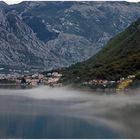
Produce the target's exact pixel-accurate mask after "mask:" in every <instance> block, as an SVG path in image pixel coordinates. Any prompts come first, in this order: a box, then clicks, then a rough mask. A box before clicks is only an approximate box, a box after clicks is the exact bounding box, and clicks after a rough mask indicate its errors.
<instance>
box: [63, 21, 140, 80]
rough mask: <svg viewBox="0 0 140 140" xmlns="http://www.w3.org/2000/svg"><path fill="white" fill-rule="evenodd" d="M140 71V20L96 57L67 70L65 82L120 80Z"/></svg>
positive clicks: (65, 71) (111, 41)
mask: <svg viewBox="0 0 140 140" xmlns="http://www.w3.org/2000/svg"><path fill="white" fill-rule="evenodd" d="M139 71H140V19H138V20H137V21H136V22H134V23H132V24H131V25H130V26H129V27H128V28H127V29H126V30H125V31H123V32H122V33H120V34H118V35H117V36H115V37H114V38H113V39H111V40H110V41H109V42H108V43H107V45H106V47H105V48H103V49H102V50H101V51H100V52H99V53H97V54H96V55H95V56H93V57H91V58H90V59H88V60H87V61H85V62H82V63H78V64H75V65H73V66H71V67H69V68H68V69H65V70H64V71H63V75H64V77H63V81H64V82H81V81H86V80H91V79H107V80H118V79H119V78H121V77H127V76H128V75H130V74H137V73H139Z"/></svg>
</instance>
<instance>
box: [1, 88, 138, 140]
mask: <svg viewBox="0 0 140 140" xmlns="http://www.w3.org/2000/svg"><path fill="white" fill-rule="evenodd" d="M131 92H132V93H131V94H126V93H117V94H116V93H115V94H108V93H95V92H94V93H89V92H85V91H84V92H82V91H76V90H70V89H64V88H63V89H62V88H58V89H57V88H56V89H55V88H54V89H52V88H49V87H40V88H36V89H28V90H14V89H12V90H10V89H7V90H6V89H1V90H0V138H59V139H61V138H81V139H82V138H140V133H139V132H140V94H139V91H138V90H137V91H131Z"/></svg>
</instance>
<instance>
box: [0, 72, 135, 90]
mask: <svg viewBox="0 0 140 140" xmlns="http://www.w3.org/2000/svg"><path fill="white" fill-rule="evenodd" d="M61 77H62V74H61V73H59V72H57V71H50V72H46V73H45V74H43V73H39V72H37V71H36V72H33V73H30V72H29V71H28V70H25V71H24V73H21V71H20V70H11V69H10V70H9V73H0V86H4V85H5V86H6V85H9V86H12V85H15V86H16V85H20V86H22V87H31V88H32V87H37V86H39V85H47V86H50V87H62V86H63V85H62V83H61V82H60V78H61ZM134 79H135V75H129V76H127V77H126V78H124V77H122V78H120V79H119V80H117V81H109V80H103V79H92V80H89V81H85V82H82V83H81V85H82V86H85V87H90V88H92V89H97V88H98V89H105V88H110V89H111V88H114V89H119V90H123V89H127V87H128V86H129V85H130V84H131V83H132V82H133V80H134Z"/></svg>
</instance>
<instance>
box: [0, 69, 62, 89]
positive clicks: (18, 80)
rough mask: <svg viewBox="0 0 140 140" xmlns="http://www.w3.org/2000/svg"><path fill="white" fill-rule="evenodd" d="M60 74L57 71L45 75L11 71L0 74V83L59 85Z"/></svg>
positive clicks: (32, 85)
mask: <svg viewBox="0 0 140 140" xmlns="http://www.w3.org/2000/svg"><path fill="white" fill-rule="evenodd" d="M61 76H62V74H59V73H58V72H52V73H47V75H43V74H40V73H34V74H25V75H22V74H19V73H11V74H0V84H4V82H5V81H6V82H5V83H6V84H7V83H9V84H13V83H14V84H17V85H20V84H22V85H28V86H31V87H34V86H38V85H49V86H52V87H54V86H61V85H62V84H60V83H58V81H59V79H60V78H61Z"/></svg>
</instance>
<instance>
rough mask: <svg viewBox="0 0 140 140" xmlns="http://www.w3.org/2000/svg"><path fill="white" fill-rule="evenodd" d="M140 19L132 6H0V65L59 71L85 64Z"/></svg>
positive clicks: (138, 7)
mask: <svg viewBox="0 0 140 140" xmlns="http://www.w3.org/2000/svg"><path fill="white" fill-rule="evenodd" d="M138 17H140V4H139V3H128V2H94V1H93V2H30V1H28V2H22V3H20V4H16V5H11V6H10V5H7V4H6V3H4V2H0V65H11V66H17V65H18V66H24V67H26V68H37V69H48V70H50V69H56V68H60V67H67V66H69V65H71V64H74V63H77V62H81V61H84V60H86V59H88V58H89V57H91V56H92V55H94V54H96V53H97V52H98V51H99V50H100V49H101V48H102V47H104V45H105V44H106V43H107V41H108V40H109V39H110V38H112V37H113V36H114V35H116V34H117V33H119V32H121V31H122V30H124V29H125V28H126V27H127V26H128V25H130V24H131V23H132V22H133V21H135V20H136V19H137V18H138Z"/></svg>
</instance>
